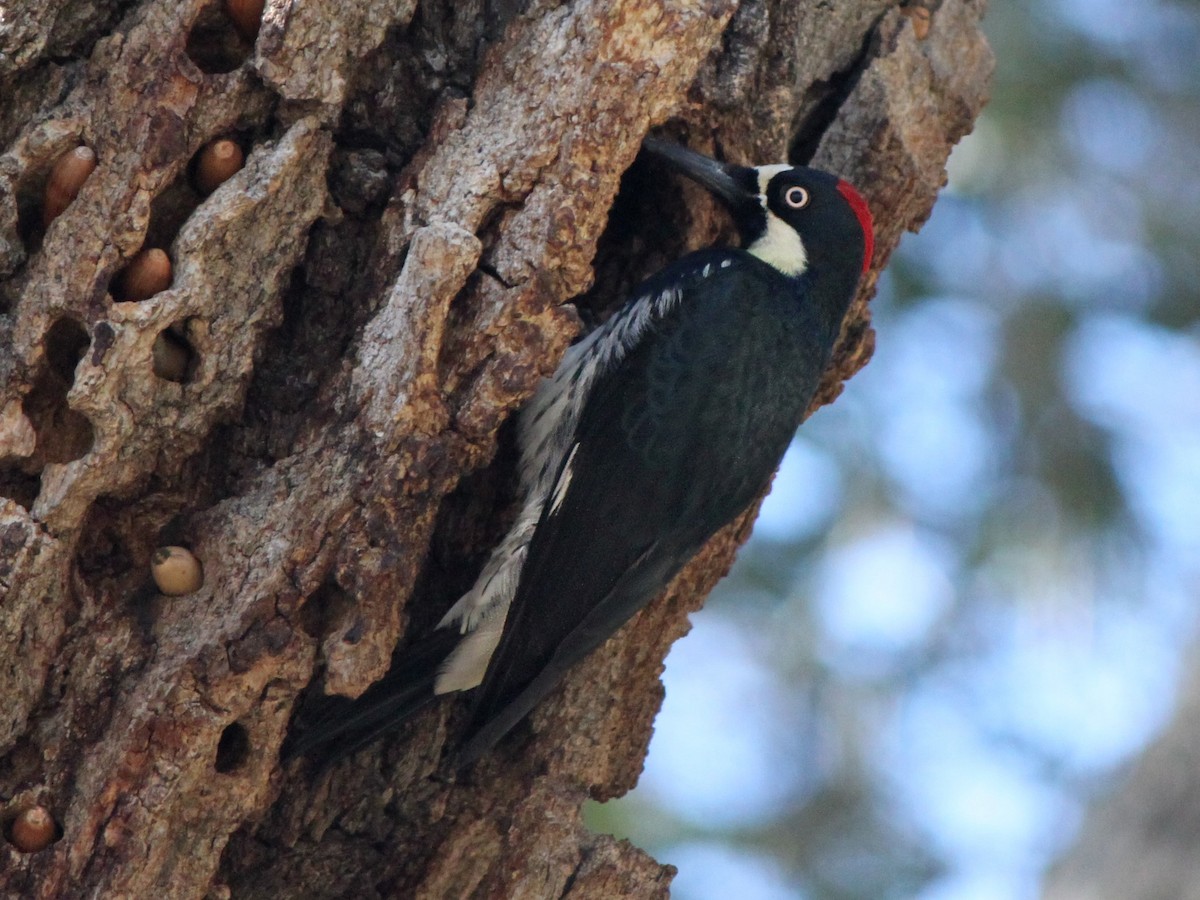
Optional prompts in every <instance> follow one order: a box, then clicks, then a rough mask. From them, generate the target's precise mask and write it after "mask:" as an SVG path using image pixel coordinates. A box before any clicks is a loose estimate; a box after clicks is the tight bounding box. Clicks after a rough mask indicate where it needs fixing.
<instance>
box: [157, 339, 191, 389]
mask: <svg viewBox="0 0 1200 900" xmlns="http://www.w3.org/2000/svg"><path fill="white" fill-rule="evenodd" d="M150 355H151V367H152V368H153V370H154V374H155V375H157V376H158V377H159V378H164V379H166V380H167V381H175V382H180V383H182V382H183V381H184V380H185V379H186V377H187V368H188V363H190V362H191V360H192V354H191V352H190V351H189V349H188V346H187V344H186V343H185V342H184V341H182V340H181V339H179V338H177V337H176V336H175V335H173V334H171V332H169V331H163V332H161V333H160V334H159V335H158V337H156V338H155V339H154V346H153V347H152V348H151V349H150Z"/></svg>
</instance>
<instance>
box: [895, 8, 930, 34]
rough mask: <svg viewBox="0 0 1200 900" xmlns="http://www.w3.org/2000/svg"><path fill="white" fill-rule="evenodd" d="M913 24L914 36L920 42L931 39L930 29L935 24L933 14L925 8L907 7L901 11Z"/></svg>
mask: <svg viewBox="0 0 1200 900" xmlns="http://www.w3.org/2000/svg"><path fill="white" fill-rule="evenodd" d="M900 11H901V12H902V13H904V15H906V16H908V18H909V21H911V22H912V27H913V34H914V35H916V38H917V40H918V41H923V40H925V38H927V37H929V27H930V25H931V24H932V23H933V13H932V12H931V11H930V10H929V9H928V8H927V7H924V6H906V7H904V8H903V9H901V10H900Z"/></svg>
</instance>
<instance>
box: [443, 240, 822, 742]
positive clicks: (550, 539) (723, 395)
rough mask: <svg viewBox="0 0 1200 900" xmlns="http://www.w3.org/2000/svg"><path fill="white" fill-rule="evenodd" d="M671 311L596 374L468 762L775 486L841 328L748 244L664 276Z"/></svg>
mask: <svg viewBox="0 0 1200 900" xmlns="http://www.w3.org/2000/svg"><path fill="white" fill-rule="evenodd" d="M668 285H672V286H675V287H676V288H677V289H678V297H677V300H676V302H674V303H673V304H669V305H664V307H663V308H662V310H661V313H662V314H661V315H660V316H659V317H658V318H657V319H656V320H654V321H652V322H650V323H649V325H648V327H647V328H646V329H645V330H644V331H643V332H642V333H641V335H640V337H639V340H638V342H637V344H636V345H635V346H633V347H631V348H629V349H628V352H627V354H626V355H625V356H624V358H623V359H622V360H620V363H619V365H615V366H613V367H612V368H611V370H610V371H609V372H606V373H604V374H602V375H600V376H599V377H598V379H597V382H596V385H595V387H594V389H593V391H592V393H591V395H590V396H589V397H588V400H587V403H586V405H585V407H584V409H583V411H582V413H581V415H580V420H579V424H578V427H577V429H576V432H575V439H574V441H573V443H572V445H571V448H570V450H569V451H568V452H567V453H566V454H565V455H564V461H563V464H562V465H561V467H560V470H559V473H558V477H557V479H556V481H555V485H554V488H553V490H552V491H551V492H550V496H549V498H548V500H547V502H546V504H545V507H544V509H543V510H542V515H541V518H540V520H539V522H538V526H537V529H536V531H535V533H534V536H533V539H532V541H531V543H530V548H529V555H528V558H527V559H526V562H525V566H524V568H523V569H522V573H521V579H520V583H519V584H518V586H517V590H516V594H515V596H514V598H513V602H512V605H511V607H510V608H509V611H508V617H507V621H506V623H505V627H504V633H503V636H502V638H501V640H500V643H499V645H498V647H497V649H496V652H495V653H494V654H493V656H492V658H491V661H490V663H489V666H488V670H487V673H486V675H485V676H484V680H483V683H482V684H481V686H480V688H479V690H478V692H477V694H476V703H475V707H474V714H473V718H472V724H471V737H470V740H469V741H468V742H467V743H466V744H465V745H464V746H463V749H462V751H461V753H460V760H461V761H462V762H464V763H465V762H469V761H470V760H472V759H474V758H476V757H477V756H478V755H480V754H482V753H483V752H485V751H486V750H487V749H488V748H490V747H491V746H492V745H493V744H495V742H496V741H497V740H499V738H500V737H501V736H503V735H504V733H505V732H507V731H508V730H509V729H510V728H511V727H512V726H513V725H515V724H516V723H517V722H518V721H520V719H521V718H523V717H524V716H525V715H526V714H527V713H528V712H529V710H531V709H532V708H533V706H534V705H535V704H536V703H537V702H538V701H539V700H540V699H541V698H542V697H544V696H545V695H546V694H547V693H549V691H550V690H551V689H553V687H554V686H555V685H556V684H557V683H558V681H559V680H560V679H561V678H562V677H563V675H564V674H565V673H566V671H567V670H568V669H569V668H570V667H571V666H573V665H574V664H575V663H576V662H578V661H579V660H580V659H582V658H583V657H584V656H586V655H587V654H588V653H590V652H591V651H592V650H594V649H595V648H596V647H598V646H599V645H600V644H602V643H603V642H604V641H605V640H606V639H607V638H608V637H610V636H611V635H612V634H613V633H614V632H616V631H617V629H618V628H620V627H621V625H622V624H623V623H624V622H625V621H627V620H628V619H629V618H630V617H631V616H632V615H633V614H634V613H635V612H637V611H638V610H639V609H641V608H642V607H643V606H645V605H646V603H647V602H649V601H650V600H651V599H652V598H653V597H654V596H655V595H657V594H658V593H659V592H660V591H661V590H662V589H663V588H664V587H665V586H666V584H667V582H669V581H670V579H671V578H672V577H673V576H674V575H675V574H676V573H677V572H678V571H679V569H680V568H681V567H682V566H683V565H684V563H686V562H687V561H688V560H689V559H690V558H691V557H692V556H693V555H694V554H695V553H696V551H697V550H698V549H699V548H700V547H701V546H702V545H703V543H704V542H705V541H706V540H707V539H708V538H710V537H711V536H712V535H713V534H714V533H715V532H716V531H717V530H718V529H719V528H721V526H723V525H724V524H726V523H727V522H728V521H730V520H731V519H732V518H733V517H734V516H735V515H737V514H738V513H739V512H740V511H741V510H742V509H744V508H745V507H746V506H747V505H748V504H749V503H750V502H751V501H752V500H753V499H754V497H755V496H757V494H758V493H759V492H760V491H762V490H763V489H764V488H765V486H766V484H767V482H768V481H769V479H770V477H771V474H772V472H773V471H774V470H775V467H776V466H777V465H778V463H779V460H780V458H781V457H782V455H783V452H784V450H785V449H786V448H787V445H788V442H789V441H790V439H791V437H792V434H793V433H794V432H795V429H796V427H797V426H798V425H799V423H800V420H801V418H802V417H803V415H804V412H805V410H806V409H807V407H808V404H809V402H810V400H811V398H812V395H813V392H814V391H815V389H816V386H817V383H818V381H819V379H820V375H821V372H822V371H823V369H824V367H825V365H826V363H827V361H828V358H829V353H830V349H831V347H832V343H833V339H834V337H836V334H834V335H832V336H830V335H828V334H827V332H828V329H825V328H821V327H818V323H816V322H815V321H814V320H812V317H811V315H810V314H809V312H808V311H807V309H806V304H805V292H806V287H805V284H804V282H803V280H796V279H788V278H786V277H784V276H782V275H781V274H779V273H778V272H777V271H776V270H774V269H773V268H771V267H770V266H768V265H766V264H765V263H762V262H761V261H759V260H757V259H755V258H753V257H751V256H750V255H749V254H746V253H743V252H742V251H739V250H719V251H712V250H710V251H701V252H700V253H696V254H692V255H691V256H689V257H687V258H685V259H684V260H681V261H680V262H679V263H677V264H676V265H674V266H672V267H670V268H668V269H667V270H666V271H664V272H662V273H660V275H659V276H657V277H656V278H655V279H653V280H652V281H651V282H649V283H648V284H647V285H646V286H645V288H646V290H647V291H649V292H650V293H651V294H654V293H655V292H657V291H661V290H665V289H666V286H668Z"/></svg>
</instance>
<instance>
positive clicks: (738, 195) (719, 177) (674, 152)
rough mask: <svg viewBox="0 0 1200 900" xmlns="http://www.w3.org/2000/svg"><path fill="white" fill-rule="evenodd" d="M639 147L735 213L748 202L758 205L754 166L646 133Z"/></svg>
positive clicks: (754, 205) (743, 208)
mask: <svg viewBox="0 0 1200 900" xmlns="http://www.w3.org/2000/svg"><path fill="white" fill-rule="evenodd" d="M642 147H643V148H644V149H646V150H647V151H649V152H650V153H652V154H654V155H655V156H657V157H658V158H659V159H662V160H665V161H666V162H668V163H670V164H671V165H672V166H673V167H674V168H676V169H678V170H679V171H680V172H682V173H683V174H684V175H686V176H687V177H688V178H691V179H692V180H693V181H695V182H697V183H698V184H700V185H701V186H703V187H705V188H707V189H708V190H709V191H711V192H712V193H713V194H714V195H715V196H717V197H719V198H720V199H721V200H722V201H724V202H725V204H726V205H727V206H728V207H729V209H730V210H731V211H732V212H733V213H734V214H735V215H737V214H739V213H742V212H743V211H744V210H746V208H747V206H748V205H753V207H755V208H757V207H758V205H759V204H758V181H757V178H756V177H755V173H754V170H753V169H748V168H746V167H745V166H735V165H732V164H725V163H719V162H717V161H716V160H715V159H709V158H708V157H707V156H704V155H702V154H700V153H696V152H695V151H694V150H689V149H688V148H687V147H684V146H681V145H680V144H676V143H672V142H671V141H664V140H662V139H661V138H656V137H649V136H648V137H647V138H646V139H645V141H643V142H642Z"/></svg>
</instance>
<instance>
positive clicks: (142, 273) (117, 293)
mask: <svg viewBox="0 0 1200 900" xmlns="http://www.w3.org/2000/svg"><path fill="white" fill-rule="evenodd" d="M170 286H171V258H170V257H169V256H167V254H166V251H164V250H160V249H158V248H157V247H150V248H147V249H145V250H141V251H139V252H138V254H137V256H135V257H134V258H133V259H131V260H130V261H129V265H127V266H126V267H125V268H124V269H122V270H121V273H120V274H119V275H118V276H117V278H116V280H115V282H114V284H113V296H114V297H116V298H117V299H118V300H126V301H128V300H145V299H147V298H148V297H153V296H154V295H155V294H157V293H158V292H159V291H165V290H166V289H167V288H169V287H170Z"/></svg>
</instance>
